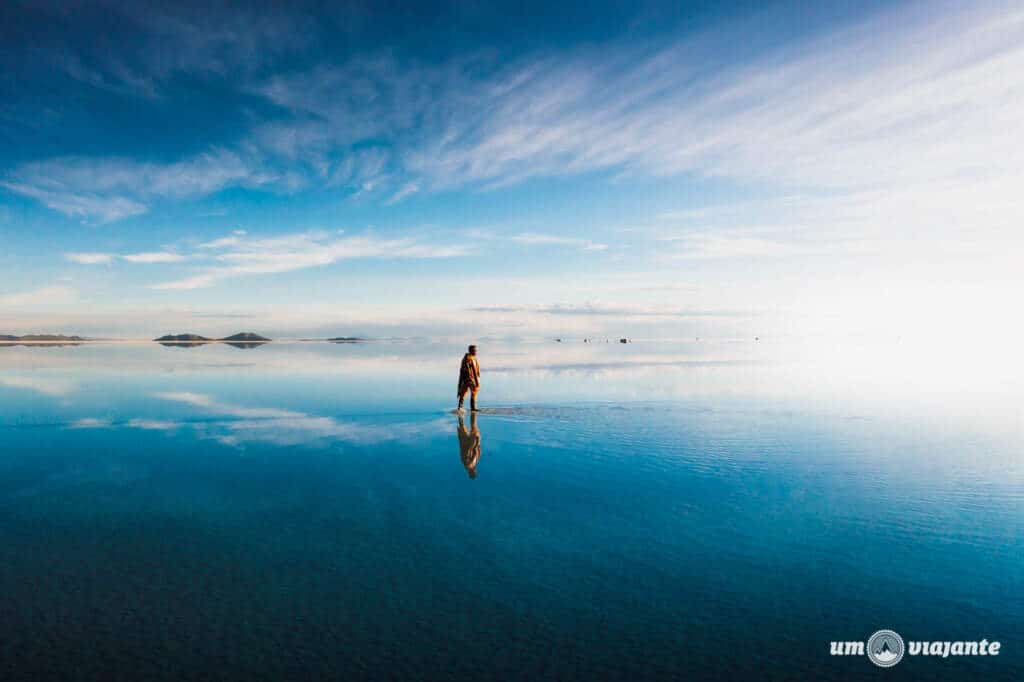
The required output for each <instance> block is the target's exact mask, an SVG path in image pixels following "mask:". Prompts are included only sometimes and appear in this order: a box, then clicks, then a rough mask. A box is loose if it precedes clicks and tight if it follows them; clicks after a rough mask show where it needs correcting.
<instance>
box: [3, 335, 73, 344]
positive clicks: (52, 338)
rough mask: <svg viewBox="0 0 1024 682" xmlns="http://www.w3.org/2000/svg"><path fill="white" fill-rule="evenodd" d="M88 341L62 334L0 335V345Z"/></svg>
mask: <svg viewBox="0 0 1024 682" xmlns="http://www.w3.org/2000/svg"><path fill="white" fill-rule="evenodd" d="M83 341H88V339H87V338H85V337H84V336H65V335H64V334H26V335H25V336H12V335H10V334H0V343H82V342H83Z"/></svg>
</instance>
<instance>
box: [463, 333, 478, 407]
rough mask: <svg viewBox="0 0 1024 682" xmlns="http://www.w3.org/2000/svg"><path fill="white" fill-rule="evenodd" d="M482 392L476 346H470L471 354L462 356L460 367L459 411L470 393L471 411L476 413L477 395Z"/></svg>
mask: <svg viewBox="0 0 1024 682" xmlns="http://www.w3.org/2000/svg"><path fill="white" fill-rule="evenodd" d="M479 391H480V363H479V362H478V361H477V359H476V346H470V347H469V352H467V353H466V354H465V355H463V356H462V366H461V367H459V408H458V409H459V410H461V409H462V403H463V401H464V400H465V399H466V394H467V393H469V394H470V396H469V409H470V410H472V411H473V412H476V411H477V409H476V394H477V393H478V392H479Z"/></svg>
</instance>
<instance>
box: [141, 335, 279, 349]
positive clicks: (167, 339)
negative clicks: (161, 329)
mask: <svg viewBox="0 0 1024 682" xmlns="http://www.w3.org/2000/svg"><path fill="white" fill-rule="evenodd" d="M153 340H154V341H156V342H157V343H159V344H161V345H164V346H201V345H203V344H206V343H226V344H227V345H229V346H234V347H235V348H255V347H257V346H260V345H262V344H264V343H269V342H270V339H268V338H267V337H265V336H260V335H259V334H253V333H252V332H240V333H238V334H232V335H231V336H225V337H224V338H222V339H212V338H210V337H207V336H200V335H199V334H167V335H165V336H161V337H160V338H158V339H153Z"/></svg>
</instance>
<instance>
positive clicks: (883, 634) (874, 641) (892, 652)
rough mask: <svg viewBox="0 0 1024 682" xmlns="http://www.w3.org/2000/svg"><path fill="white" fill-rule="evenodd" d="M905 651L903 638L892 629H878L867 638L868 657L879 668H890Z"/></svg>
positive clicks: (898, 660)
mask: <svg viewBox="0 0 1024 682" xmlns="http://www.w3.org/2000/svg"><path fill="white" fill-rule="evenodd" d="M905 651H906V649H905V647H904V645H903V638H902V637H900V636H899V635H898V634H897V633H895V632H893V631H892V630H879V631H878V632H876V633H875V634H873V635H871V638H870V639H868V645H867V654H868V658H870V659H871V662H872V663H874V664H875V665H877V666H879V667H881V668H891V667H892V666H894V665H896V664H897V663H899V662H900V660H901V659H902V658H903V654H904V652H905Z"/></svg>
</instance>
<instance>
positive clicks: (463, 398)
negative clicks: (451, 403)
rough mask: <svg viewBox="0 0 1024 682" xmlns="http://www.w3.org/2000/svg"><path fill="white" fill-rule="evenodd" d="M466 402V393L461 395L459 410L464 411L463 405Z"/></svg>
mask: <svg viewBox="0 0 1024 682" xmlns="http://www.w3.org/2000/svg"><path fill="white" fill-rule="evenodd" d="M465 400H466V391H463V392H462V393H460V394H459V409H460V410H461V409H462V403H463V401H465Z"/></svg>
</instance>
